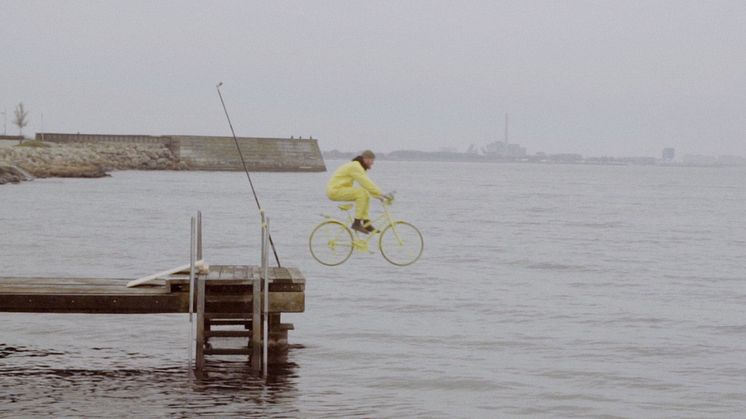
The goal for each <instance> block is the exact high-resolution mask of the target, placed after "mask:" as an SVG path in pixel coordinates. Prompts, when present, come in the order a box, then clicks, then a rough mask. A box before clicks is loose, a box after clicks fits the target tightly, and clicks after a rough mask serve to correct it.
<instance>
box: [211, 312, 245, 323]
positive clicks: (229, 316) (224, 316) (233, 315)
mask: <svg viewBox="0 0 746 419" xmlns="http://www.w3.org/2000/svg"><path fill="white" fill-rule="evenodd" d="M205 318H206V319H208V320H212V319H241V320H245V321H250V320H251V314H249V313H205Z"/></svg>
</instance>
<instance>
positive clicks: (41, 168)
mask: <svg viewBox="0 0 746 419" xmlns="http://www.w3.org/2000/svg"><path fill="white" fill-rule="evenodd" d="M36 145H41V146H35V147H28V146H12V147H1V148H0V185H2V184H5V183H17V182H21V181H24V180H28V176H27V175H26V173H24V172H27V173H28V174H30V175H31V176H33V177H37V178H46V177H103V176H107V172H108V171H111V170H183V169H187V167H186V164H184V163H180V162H179V159H178V158H177V157H176V156H175V155H174V153H173V152H172V151H171V150H170V149H169V148H168V147H166V146H164V145H159V144H112V143H103V144H64V145H63V144H49V143H44V144H36Z"/></svg>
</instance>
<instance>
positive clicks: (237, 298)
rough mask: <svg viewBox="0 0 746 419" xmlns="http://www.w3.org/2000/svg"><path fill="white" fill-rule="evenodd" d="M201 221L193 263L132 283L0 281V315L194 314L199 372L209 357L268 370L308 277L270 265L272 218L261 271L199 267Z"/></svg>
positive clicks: (300, 304)
mask: <svg viewBox="0 0 746 419" xmlns="http://www.w3.org/2000/svg"><path fill="white" fill-rule="evenodd" d="M197 220H199V221H198V224H196V223H195V218H193V219H192V245H191V248H190V250H191V254H192V261H191V263H190V265H186V268H185V269H183V268H184V267H182V269H181V270H179V269H176V270H171V271H164V272H162V273H160V274H155V275H151V276H149V277H145V278H140V279H138V280H135V281H130V280H129V279H121V278H49V277H0V312H25V313H89V314H155V313H189V316H190V317H189V318H190V321H192V319H193V315H196V319H197V322H196V323H197V324H196V339H194V342H193V344H194V345H195V354H196V357H195V360H196V364H195V366H196V370H197V371H201V370H202V369H203V368H204V366H205V355H243V356H246V355H248V356H249V360H250V363H251V366H252V369H254V370H256V371H257V372H260V371H262V370H263V371H264V372H265V373H266V369H267V367H266V365H267V363H271V362H276V361H282V360H283V359H284V358H285V355H286V353H287V349H288V338H287V336H288V331H289V330H293V329H294V327H293V325H292V324H290V323H283V322H282V319H281V316H282V313H301V312H303V311H304V310H305V286H306V280H305V278H304V277H303V275H302V274H301V273H300V271H299V270H298V269H296V268H286V267H269V266H267V248H266V246H267V241H266V240H265V238H266V235H267V234H268V221H267V222H266V223H263V224H262V238H263V243H262V249H263V252H262V253H263V254H262V266H252V265H212V266H207V265H204V264H202V263H201V258H202V227H201V215H198V217H197ZM195 226H196V229H195ZM195 231H196V235H195ZM198 259H199V262H200V263H199V264H198V263H197V261H198ZM128 284H129V286H128ZM192 288H194V289H192ZM265 290H266V292H265ZM236 338H239V342H240V343H239V344H238V345H237V344H236V343H235V342H236V340H237V339H236ZM190 340H191V338H190ZM221 342H223V343H228V344H230V343H233V346H224V345H221V344H220V343H221ZM191 344H192V343H191V342H190V345H191ZM190 358H191V356H190Z"/></svg>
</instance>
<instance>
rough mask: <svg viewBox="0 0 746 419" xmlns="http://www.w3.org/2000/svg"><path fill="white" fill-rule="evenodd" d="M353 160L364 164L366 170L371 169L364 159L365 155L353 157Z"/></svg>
mask: <svg viewBox="0 0 746 419" xmlns="http://www.w3.org/2000/svg"><path fill="white" fill-rule="evenodd" d="M352 161H356V162H358V163H360V166H363V169H365V170H368V169H370V167H368V165H367V164H365V160H363V156H357V157H355V158H354V159H352Z"/></svg>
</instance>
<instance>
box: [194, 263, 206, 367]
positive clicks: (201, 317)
mask: <svg viewBox="0 0 746 419" xmlns="http://www.w3.org/2000/svg"><path fill="white" fill-rule="evenodd" d="M206 280H207V279H206V278H200V277H199V276H198V277H197V342H196V347H197V371H202V369H203V368H204V367H205V288H206V287H205V281H206Z"/></svg>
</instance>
